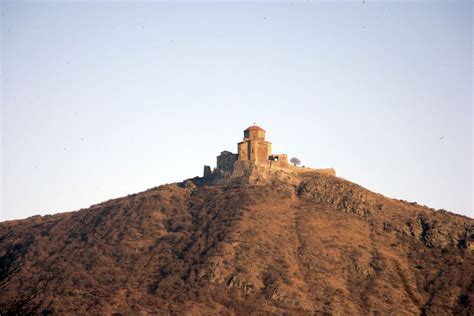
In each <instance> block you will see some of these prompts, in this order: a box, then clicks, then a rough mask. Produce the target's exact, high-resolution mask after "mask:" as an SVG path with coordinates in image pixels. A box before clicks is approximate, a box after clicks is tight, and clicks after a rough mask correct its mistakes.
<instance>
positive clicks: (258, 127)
mask: <svg viewBox="0 0 474 316" xmlns="http://www.w3.org/2000/svg"><path fill="white" fill-rule="evenodd" d="M246 131H265V130H264V129H263V128H261V127H260V126H257V125H252V126H250V127H248V128H247V129H246V130H245V131H244V132H246Z"/></svg>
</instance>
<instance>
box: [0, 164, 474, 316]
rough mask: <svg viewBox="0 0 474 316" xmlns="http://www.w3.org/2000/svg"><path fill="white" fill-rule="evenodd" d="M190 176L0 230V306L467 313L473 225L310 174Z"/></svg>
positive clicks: (25, 309)
mask: <svg viewBox="0 0 474 316" xmlns="http://www.w3.org/2000/svg"><path fill="white" fill-rule="evenodd" d="M195 180H196V179H194V180H193V179H191V180H188V181H185V182H183V183H179V184H170V185H164V186H160V187H157V188H154V189H151V190H148V191H145V192H143V193H139V194H135V195H131V196H128V197H124V198H120V199H116V200H111V201H108V202H105V203H102V204H99V205H95V206H92V207H91V208H89V209H84V210H80V211H77V212H71V213H63V214H57V215H53V216H43V217H42V216H37V217H32V218H29V219H26V220H18V221H10V222H3V223H0V267H1V270H0V286H1V287H0V294H1V295H0V306H1V309H2V310H3V311H4V312H5V313H8V312H10V313H22V314H23V313H32V312H33V313H39V312H48V311H49V312H53V313H59V314H62V313H73V314H75V313H84V312H86V311H87V312H89V313H100V314H102V313H117V314H136V313H178V314H179V313H184V312H186V313H197V314H212V313H225V314H232V313H239V314H246V313H249V312H262V313H283V312H290V313H317V314H319V313H321V314H322V313H337V314H341V313H343V314H366V313H377V312H378V313H383V314H387V313H388V314H390V313H392V314H443V313H449V314H451V313H456V314H464V315H468V314H472V311H473V300H474V297H473V293H474V291H473V284H474V283H473V279H472V275H473V272H474V258H473V253H472V250H473V245H474V240H473V237H474V229H473V228H474V221H473V220H472V219H469V218H466V217H463V216H459V215H455V214H452V213H449V212H446V211H435V210H433V209H430V208H427V207H424V206H420V205H417V204H415V203H407V202H403V201H398V200H392V199H389V198H386V197H384V196H382V195H380V194H376V193H373V192H370V191H368V190H366V189H364V188H362V187H360V186H358V185H356V184H354V183H351V182H349V181H346V180H343V179H339V178H337V177H334V176H331V175H326V174H321V173H318V172H308V173H305V174H301V175H300V176H299V177H298V178H297V179H295V178H293V179H292V181H291V182H292V183H288V182H285V181H280V180H276V181H273V182H272V183H268V184H260V185H252V184H239V185H216V186H208V185H202V184H201V185H200V184H199V183H197V181H195ZM296 183H297V184H296ZM196 184H197V185H196Z"/></svg>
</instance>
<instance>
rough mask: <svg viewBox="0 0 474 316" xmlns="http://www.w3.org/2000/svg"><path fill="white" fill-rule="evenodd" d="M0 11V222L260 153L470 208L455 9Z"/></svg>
mask: <svg viewBox="0 0 474 316" xmlns="http://www.w3.org/2000/svg"><path fill="white" fill-rule="evenodd" d="M443 2H444V3H442V2H437V3H434V2H433V1H423V2H407V1H404V2H378V3H376V2H375V1H370V0H365V1H364V2H363V1H357V2H338V3H333V4H330V3H324V2H316V3H315V2H313V1H309V2H306V1H304V2H299V1H294V2H293V3H289V2H280V3H268V2H260V3H244V2H241V3H231V4H229V3H199V4H189V3H188V4H183V3H181V4H170V3H156V2H144V3H140V4H137V3H131V2H130V3H111V2H101V3H94V2H76V3H66V2H52V3H44V2H39V3H21V2H16V1H15V3H13V2H5V1H4V2H2V4H1V10H2V12H1V39H2V46H1V67H2V68H1V80H2V81H1V84H2V86H1V89H0V90H1V97H2V98H1V118H2V119H1V124H2V125H1V136H2V138H1V141H2V142H1V166H2V168H1V180H2V181H1V193H2V194H1V204H0V205H1V206H0V211H1V212H0V220H10V219H18V218H25V217H28V216H32V215H36V214H53V213H57V212H63V211H73V210H78V209H81V208H87V207H89V206H90V205H92V204H96V203H99V202H102V201H105V200H108V199H111V198H116V197H120V196H125V195H127V194H131V193H136V192H140V191H143V190H146V189H148V188H152V187H154V186H158V185H161V184H165V183H170V182H178V181H181V180H183V179H186V178H191V177H194V176H197V175H201V174H202V169H203V165H204V164H211V165H212V166H215V157H216V156H217V155H218V154H219V153H220V151H222V150H231V151H233V152H236V149H237V148H236V147H237V145H236V143H237V142H238V141H240V140H241V138H242V131H243V130H244V129H245V128H246V127H248V126H249V125H251V124H252V123H253V122H257V124H258V125H260V126H262V127H263V128H265V129H266V130H267V138H268V140H269V141H271V142H273V151H274V152H275V153H287V154H288V155H289V156H290V157H292V156H297V157H299V158H300V159H301V160H302V163H303V164H304V165H306V166H311V167H315V168H325V167H334V168H335V169H336V170H337V173H338V175H340V176H342V177H344V178H346V179H348V180H351V181H353V182H356V183H358V184H360V185H362V186H364V187H366V188H368V189H370V190H373V191H375V192H379V193H382V194H384V195H386V196H389V197H393V198H399V199H405V200H408V201H416V202H418V203H419V204H426V205H428V206H430V207H433V208H436V209H439V208H444V209H447V210H449V211H452V212H455V213H460V214H465V215H468V216H470V217H474V211H473V182H472V178H473V167H472V160H473V148H472V140H473V129H472V126H473V124H472V123H473V111H472V107H473V105H472V103H473V102H472V101H473V82H472V76H473V64H472V56H473V51H472V35H473V31H472V28H473V19H472V17H473V5H472V2H471V1H462V2H461V1H449V2H446V1H443Z"/></svg>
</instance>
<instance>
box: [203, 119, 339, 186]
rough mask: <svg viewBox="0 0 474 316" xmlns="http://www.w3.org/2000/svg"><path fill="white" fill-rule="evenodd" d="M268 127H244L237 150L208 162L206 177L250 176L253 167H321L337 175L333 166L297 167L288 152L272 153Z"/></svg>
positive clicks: (285, 169) (288, 169)
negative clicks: (267, 138) (326, 167)
mask: <svg viewBox="0 0 474 316" xmlns="http://www.w3.org/2000/svg"><path fill="white" fill-rule="evenodd" d="M265 134H266V132H265V130H264V129H263V128H261V127H259V126H256V125H253V126H250V127H249V128H247V129H246V130H244V138H243V140H242V141H241V142H240V143H238V144H237V154H234V153H232V152H230V151H223V152H221V154H220V155H219V156H217V166H216V168H214V170H211V167H210V166H204V178H205V179H209V180H212V179H214V180H216V179H223V178H239V177H246V176H250V175H251V173H252V171H253V170H260V171H262V170H264V171H266V172H268V171H283V172H304V171H317V172H322V173H326V174H330V175H333V176H335V175H336V171H335V170H334V169H332V168H330V169H311V168H305V167H297V166H294V165H293V164H290V163H289V162H288V155H286V154H272V143H271V142H269V141H267V140H266V139H265Z"/></svg>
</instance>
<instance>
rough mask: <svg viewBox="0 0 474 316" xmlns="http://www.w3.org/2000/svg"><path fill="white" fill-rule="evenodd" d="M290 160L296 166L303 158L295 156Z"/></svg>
mask: <svg viewBox="0 0 474 316" xmlns="http://www.w3.org/2000/svg"><path fill="white" fill-rule="evenodd" d="M290 162H291V163H292V164H293V165H294V166H298V165H300V164H301V160H299V159H298V158H296V157H293V158H291V159H290Z"/></svg>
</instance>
